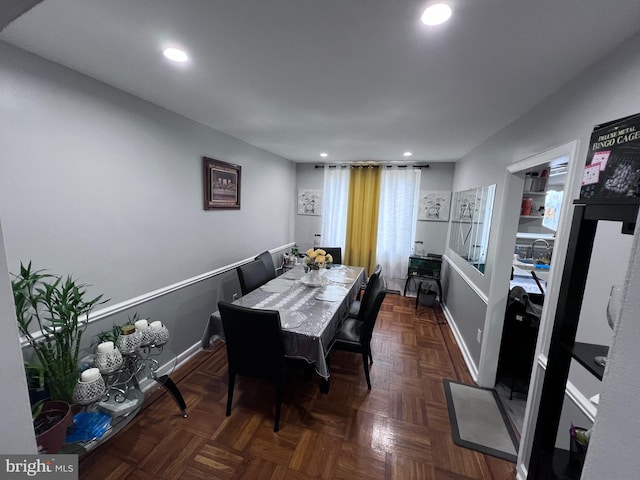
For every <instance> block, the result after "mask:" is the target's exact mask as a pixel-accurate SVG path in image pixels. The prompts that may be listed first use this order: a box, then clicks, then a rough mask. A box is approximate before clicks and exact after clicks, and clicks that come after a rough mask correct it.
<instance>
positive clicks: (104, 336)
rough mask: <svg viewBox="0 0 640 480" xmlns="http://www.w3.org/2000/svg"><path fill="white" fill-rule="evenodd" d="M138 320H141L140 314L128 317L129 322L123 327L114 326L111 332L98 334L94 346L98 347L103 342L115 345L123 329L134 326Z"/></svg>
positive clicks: (106, 331) (105, 331) (104, 331)
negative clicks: (126, 326)
mask: <svg viewBox="0 0 640 480" xmlns="http://www.w3.org/2000/svg"><path fill="white" fill-rule="evenodd" d="M138 320H140V314H139V313H137V312H136V313H134V314H133V317H131V316H127V321H126V322H125V323H123V324H122V325H117V324H115V323H114V324H113V326H112V327H111V330H103V331H102V332H100V333H98V334H96V340H95V341H94V342H92V344H91V345H92V346H93V345H97V344H99V343H102V342H113V343H114V344H115V343H116V341H117V340H118V337H119V336H120V333H121V332H122V327H124V326H125V325H134V324H135V323H136V322H137V321H138Z"/></svg>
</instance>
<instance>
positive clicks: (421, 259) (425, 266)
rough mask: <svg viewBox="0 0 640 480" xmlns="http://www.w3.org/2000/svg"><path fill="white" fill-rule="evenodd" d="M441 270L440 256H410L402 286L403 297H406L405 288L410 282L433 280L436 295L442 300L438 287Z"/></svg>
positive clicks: (439, 287)
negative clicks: (435, 286)
mask: <svg viewBox="0 0 640 480" xmlns="http://www.w3.org/2000/svg"><path fill="white" fill-rule="evenodd" d="M441 268H442V255H435V254H428V255H427V256H417V255H412V256H410V257H409V268H408V270H407V281H406V282H405V284H404V292H403V295H404V296H405V297H406V296H407V287H408V286H409V282H411V281H414V282H415V281H418V282H419V281H420V280H434V281H435V282H436V284H437V288H438V295H440V297H441V298H442V287H441V286H440V270H441Z"/></svg>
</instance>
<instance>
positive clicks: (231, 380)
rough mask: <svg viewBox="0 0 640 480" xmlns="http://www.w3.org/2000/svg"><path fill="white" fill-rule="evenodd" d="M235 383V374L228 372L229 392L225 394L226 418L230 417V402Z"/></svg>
mask: <svg viewBox="0 0 640 480" xmlns="http://www.w3.org/2000/svg"><path fill="white" fill-rule="evenodd" d="M235 383H236V374H235V373H233V372H229V392H228V393H227V417H228V416H229V415H231V402H233V387H234V385H235Z"/></svg>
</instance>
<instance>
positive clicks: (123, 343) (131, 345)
mask: <svg viewBox="0 0 640 480" xmlns="http://www.w3.org/2000/svg"><path fill="white" fill-rule="evenodd" d="M141 341H142V336H141V335H140V332H138V331H136V332H133V333H129V334H124V333H121V334H120V335H119V336H118V340H116V346H117V347H118V349H119V350H120V353H122V354H124V355H128V354H130V353H133V352H135V351H136V349H138V347H140V343H141Z"/></svg>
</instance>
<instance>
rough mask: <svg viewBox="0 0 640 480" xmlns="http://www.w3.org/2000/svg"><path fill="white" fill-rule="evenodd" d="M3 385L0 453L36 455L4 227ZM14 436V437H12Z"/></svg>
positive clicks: (0, 269) (0, 281)
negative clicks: (5, 246) (5, 249)
mask: <svg viewBox="0 0 640 480" xmlns="http://www.w3.org/2000/svg"><path fill="white" fill-rule="evenodd" d="M0 319H2V320H1V321H0V351H2V362H0V382H1V383H2V385H4V388H3V389H2V415H0V432H2V434H0V452H1V453H2V454H4V455H9V454H25V453H36V452H37V448H36V437H35V434H34V432H33V423H32V421H31V409H30V407H29V395H28V394H27V380H26V377H25V375H24V367H23V360H22V351H21V350H20V336H19V334H18V324H17V322H16V314H15V308H14V305H13V294H12V292H11V282H10V279H9V272H8V270H7V261H6V257H5V254H4V242H3V237H2V226H1V225H0ZM9 432H10V434H8V433H9Z"/></svg>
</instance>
